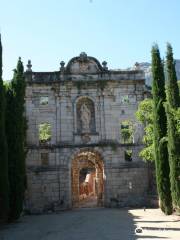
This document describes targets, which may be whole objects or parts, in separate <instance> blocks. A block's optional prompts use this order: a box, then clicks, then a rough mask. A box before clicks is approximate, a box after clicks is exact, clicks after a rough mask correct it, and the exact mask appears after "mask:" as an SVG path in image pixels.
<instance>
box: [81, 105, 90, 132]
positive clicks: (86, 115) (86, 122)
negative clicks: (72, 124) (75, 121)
mask: <svg viewBox="0 0 180 240" xmlns="http://www.w3.org/2000/svg"><path fill="white" fill-rule="evenodd" d="M80 113H81V121H82V132H83V133H88V132H90V121H91V111H90V109H89V108H88V106H87V105H86V104H85V103H83V104H82V106H81V109H80Z"/></svg>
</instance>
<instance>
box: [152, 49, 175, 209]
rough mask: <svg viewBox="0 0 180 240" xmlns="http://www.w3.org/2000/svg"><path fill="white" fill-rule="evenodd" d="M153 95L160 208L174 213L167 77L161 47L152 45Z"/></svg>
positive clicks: (155, 155) (154, 136) (154, 139)
mask: <svg viewBox="0 0 180 240" xmlns="http://www.w3.org/2000/svg"><path fill="white" fill-rule="evenodd" d="M151 54H152V78H153V82H152V95H153V143H154V157H155V166H156V182H157V189H158V194H159V199H160V208H161V210H162V211H163V212H164V213H165V214H171V213H172V199H171V191H170V179H169V172H170V169H169V161H168V149H167V138H166V134H167V118H166V112H165V107H164V103H165V101H166V95H165V78H164V67H163V63H162V61H161V57H160V52H159V48H158V46H157V45H154V46H153V47H152V52H151Z"/></svg>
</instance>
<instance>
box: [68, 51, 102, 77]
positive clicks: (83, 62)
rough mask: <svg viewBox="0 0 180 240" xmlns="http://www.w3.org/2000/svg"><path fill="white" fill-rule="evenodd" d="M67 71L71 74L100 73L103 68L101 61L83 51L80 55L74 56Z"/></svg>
mask: <svg viewBox="0 0 180 240" xmlns="http://www.w3.org/2000/svg"><path fill="white" fill-rule="evenodd" d="M66 71H67V72H69V73H71V74H82V73H89V74H91V73H99V72H101V71H103V68H102V66H101V64H100V63H99V61H98V60H97V59H95V58H93V57H89V56H87V54H86V53H84V52H82V53H81V54H80V55H79V57H74V58H72V59H71V60H70V61H69V63H68V64H67V67H66Z"/></svg>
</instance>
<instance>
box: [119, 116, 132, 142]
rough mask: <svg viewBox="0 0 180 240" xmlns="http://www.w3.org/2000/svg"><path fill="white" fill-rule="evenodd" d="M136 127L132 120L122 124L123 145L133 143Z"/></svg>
mask: <svg viewBox="0 0 180 240" xmlns="http://www.w3.org/2000/svg"><path fill="white" fill-rule="evenodd" d="M133 134H134V126H133V123H132V122H131V121H130V120H125V121H123V122H121V139H122V143H133Z"/></svg>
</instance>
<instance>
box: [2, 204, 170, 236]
mask: <svg viewBox="0 0 180 240" xmlns="http://www.w3.org/2000/svg"><path fill="white" fill-rule="evenodd" d="M136 220H137V216H136ZM135 228H136V221H135V220H134V216H133V215H132V214H131V213H130V212H129V211H128V210H126V209H107V208H91V209H88V208H83V209H75V210H72V211H66V212H61V213H59V214H49V215H37V216H25V217H23V218H22V219H21V221H20V222H18V223H15V224H11V225H9V226H8V227H6V228H3V229H2V230H1V231H0V240H24V239H26V240H42V239H43V240H59V239H60V240H119V239H122V240H135V239H166V237H159V236H156V234H153V235H150V234H149V235H147V234H146V235H144V233H143V232H142V233H141V234H138V236H137V235H136V234H135ZM151 230H153V229H151Z"/></svg>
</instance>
